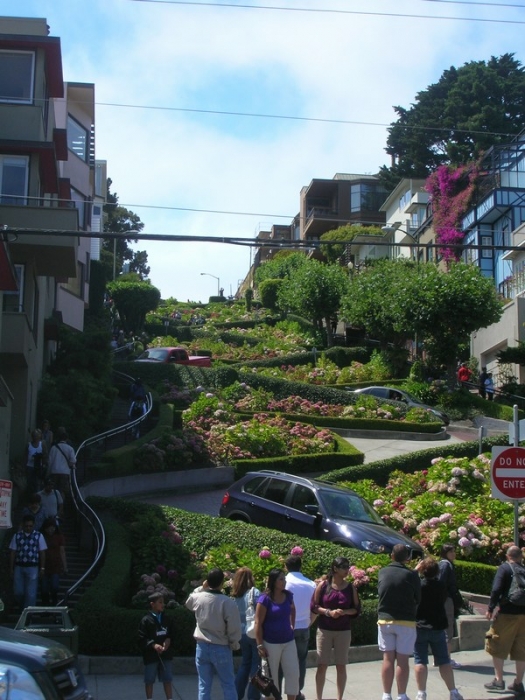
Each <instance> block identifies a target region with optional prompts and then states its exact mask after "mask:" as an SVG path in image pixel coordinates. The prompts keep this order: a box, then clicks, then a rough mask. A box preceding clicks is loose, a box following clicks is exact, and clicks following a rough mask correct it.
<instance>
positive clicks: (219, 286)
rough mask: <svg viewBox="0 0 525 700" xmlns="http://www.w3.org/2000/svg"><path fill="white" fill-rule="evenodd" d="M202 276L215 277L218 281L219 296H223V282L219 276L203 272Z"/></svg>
mask: <svg viewBox="0 0 525 700" xmlns="http://www.w3.org/2000/svg"><path fill="white" fill-rule="evenodd" d="M201 275H207V276H208V277H213V278H214V279H216V280H217V296H219V297H220V296H221V280H220V278H219V277H217V275H211V274H210V273H209V272H201Z"/></svg>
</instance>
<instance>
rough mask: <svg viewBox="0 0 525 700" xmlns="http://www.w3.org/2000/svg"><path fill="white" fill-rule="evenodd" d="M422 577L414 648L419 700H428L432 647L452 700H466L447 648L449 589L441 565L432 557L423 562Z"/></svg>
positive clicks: (418, 567)
mask: <svg viewBox="0 0 525 700" xmlns="http://www.w3.org/2000/svg"><path fill="white" fill-rule="evenodd" d="M416 571H417V572H418V573H419V575H420V576H422V578H423V580H422V582H421V601H420V603H419V605H418V608H417V612H416V625H417V627H416V633H417V636H416V644H415V646H414V664H415V665H414V675H415V677H416V683H417V691H418V692H417V700H427V678H428V647H429V646H430V649H431V651H432V655H433V656H434V666H438V667H439V673H440V675H441V678H442V679H443V681H444V682H445V685H446V686H447V689H448V691H449V693H450V700H463V697H462V696H461V695H460V693H459V691H458V690H457V688H456V684H455V681H454V671H453V670H452V665H451V663H450V656H449V653H448V649H447V634H446V628H447V625H448V621H447V614H446V612H445V601H446V599H447V589H446V587H445V584H444V583H443V581H440V580H439V564H438V563H437V561H436V560H435V559H432V557H427V558H426V559H422V560H421V561H420V562H419V564H418V565H417V566H416Z"/></svg>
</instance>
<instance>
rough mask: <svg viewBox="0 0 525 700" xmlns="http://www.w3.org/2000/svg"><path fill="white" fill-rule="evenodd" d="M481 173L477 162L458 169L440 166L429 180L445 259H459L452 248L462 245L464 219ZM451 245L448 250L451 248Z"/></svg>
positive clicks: (433, 209)
mask: <svg viewBox="0 0 525 700" xmlns="http://www.w3.org/2000/svg"><path fill="white" fill-rule="evenodd" d="M478 176H479V170H478V168H477V166H476V165H475V164H473V163H471V164H469V165H462V166H460V167H458V168H456V167H454V166H452V165H440V166H439V167H438V168H437V169H436V170H435V171H434V172H433V173H432V174H431V175H430V176H429V177H428V178H427V181H426V183H425V189H426V190H427V192H429V193H430V196H431V201H432V213H433V217H434V229H435V231H436V240H437V242H438V243H443V248H441V249H440V252H441V253H442V255H443V257H444V258H445V260H447V261H450V260H453V259H454V260H455V259H457V258H458V253H457V250H456V249H455V248H451V247H450V246H452V245H454V244H458V243H461V241H462V240H463V232H462V225H461V219H462V218H463V216H464V215H465V212H466V211H467V208H468V205H469V202H470V200H471V198H472V195H473V193H474V189H475V185H476V180H477V178H478ZM447 246H448V247H447Z"/></svg>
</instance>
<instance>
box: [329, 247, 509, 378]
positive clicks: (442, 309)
mask: <svg viewBox="0 0 525 700" xmlns="http://www.w3.org/2000/svg"><path fill="white" fill-rule="evenodd" d="M501 313H502V306H501V302H500V301H499V300H498V298H497V295H496V290H495V288H494V283H493V280H492V279H490V278H487V277H483V275H482V274H481V272H480V271H479V269H478V268H477V267H475V266H474V265H468V264H466V263H452V264H451V265H450V267H449V269H448V271H446V272H442V271H441V270H439V269H438V268H437V267H436V265H434V264H433V263H421V264H419V265H418V264H416V263H414V262H413V261H408V260H379V261H377V263H376V264H375V265H373V266H370V267H368V268H366V269H365V270H364V271H362V272H360V273H358V274H355V275H354V276H353V278H352V282H351V285H350V291H349V293H348V295H347V296H346V297H345V299H344V301H343V315H344V318H345V320H346V321H348V322H349V323H351V324H352V325H356V326H358V327H361V328H364V329H365V330H366V331H367V334H368V335H369V336H370V337H371V338H374V339H375V340H379V341H380V342H381V343H382V345H383V347H386V345H387V344H388V343H393V344H395V345H397V346H402V345H403V344H405V343H406V342H407V341H408V340H410V339H413V338H417V339H418V341H422V342H423V344H424V348H425V351H426V352H427V354H428V356H429V358H430V359H431V361H432V362H433V363H434V364H436V365H445V366H447V367H449V368H453V367H454V366H455V362H456V359H457V357H458V356H459V352H460V349H461V347H462V346H463V345H464V344H465V343H467V342H468V340H469V336H470V334H471V333H474V332H475V331H477V330H479V329H480V328H486V327H487V326H490V325H491V324H492V323H496V322H497V321H498V320H499V319H500V317H501Z"/></svg>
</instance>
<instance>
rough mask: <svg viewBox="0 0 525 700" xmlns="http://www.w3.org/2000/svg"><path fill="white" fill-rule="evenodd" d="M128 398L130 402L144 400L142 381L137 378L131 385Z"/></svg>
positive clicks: (144, 393)
mask: <svg viewBox="0 0 525 700" xmlns="http://www.w3.org/2000/svg"><path fill="white" fill-rule="evenodd" d="M129 397H130V399H131V401H132V402H133V401H136V400H137V399H145V398H146V389H145V388H144V384H143V383H142V379H141V378H140V377H137V378H136V379H135V381H134V382H133V384H132V385H131V387H130V390H129Z"/></svg>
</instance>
